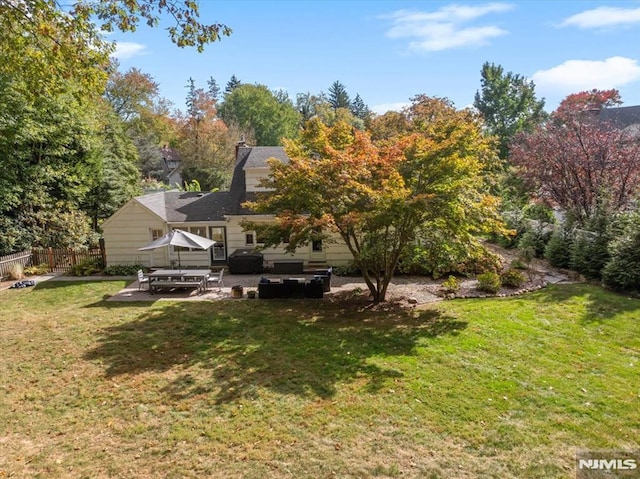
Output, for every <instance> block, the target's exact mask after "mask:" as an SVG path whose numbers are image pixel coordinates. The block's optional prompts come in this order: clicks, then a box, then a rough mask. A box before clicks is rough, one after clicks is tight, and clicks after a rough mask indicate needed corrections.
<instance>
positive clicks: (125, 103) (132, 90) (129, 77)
mask: <svg viewBox="0 0 640 479" xmlns="http://www.w3.org/2000/svg"><path fill="white" fill-rule="evenodd" d="M158 91H159V87H158V84H157V83H156V82H155V81H154V80H153V78H152V77H151V75H149V74H147V73H142V72H141V71H140V70H138V69H137V68H131V69H129V70H128V71H127V72H126V73H121V72H120V71H119V70H118V63H117V62H115V64H114V68H113V69H112V72H111V74H110V75H109V79H108V81H107V86H106V88H105V92H104V97H105V99H106V100H107V102H109V104H110V105H111V108H113V111H115V112H116V114H117V115H118V116H120V117H121V118H122V120H123V121H125V122H128V121H131V120H133V118H135V117H139V116H140V114H141V112H142V111H144V110H149V109H151V108H153V105H154V99H155V98H156V97H157V96H158Z"/></svg>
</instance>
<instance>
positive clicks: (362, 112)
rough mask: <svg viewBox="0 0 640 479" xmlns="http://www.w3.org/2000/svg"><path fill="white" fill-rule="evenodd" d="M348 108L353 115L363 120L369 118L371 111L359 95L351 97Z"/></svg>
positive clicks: (365, 120)
mask: <svg viewBox="0 0 640 479" xmlns="http://www.w3.org/2000/svg"><path fill="white" fill-rule="evenodd" d="M350 109H351V113H353V115H354V116H355V117H357V118H360V119H361V120H362V121H364V122H367V121H368V120H369V119H370V118H371V115H372V112H371V110H370V109H369V107H368V106H367V105H366V104H365V102H364V101H363V100H362V98H361V97H360V95H356V97H355V98H354V99H353V101H352V102H351V107H350Z"/></svg>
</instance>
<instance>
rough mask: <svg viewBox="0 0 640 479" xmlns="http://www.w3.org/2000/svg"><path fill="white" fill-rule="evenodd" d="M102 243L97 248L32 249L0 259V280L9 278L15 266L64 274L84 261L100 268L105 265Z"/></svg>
mask: <svg viewBox="0 0 640 479" xmlns="http://www.w3.org/2000/svg"><path fill="white" fill-rule="evenodd" d="M105 260H106V256H105V250H104V243H103V242H100V247H99V248H92V249H79V248H33V249H31V251H23V252H21V253H14V254H11V255H9V256H2V257H0V279H2V278H5V277H7V276H9V273H10V272H11V269H12V268H13V267H14V266H15V265H17V264H18V265H20V266H22V267H23V268H24V267H26V266H39V265H46V267H47V269H48V270H49V272H51V273H53V272H60V273H66V272H67V271H69V270H70V269H71V268H73V267H74V266H76V265H77V264H82V263H84V262H86V261H96V263H98V265H99V266H100V267H104V265H105V263H106V261H105Z"/></svg>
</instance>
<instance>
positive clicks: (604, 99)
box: [552, 89, 622, 124]
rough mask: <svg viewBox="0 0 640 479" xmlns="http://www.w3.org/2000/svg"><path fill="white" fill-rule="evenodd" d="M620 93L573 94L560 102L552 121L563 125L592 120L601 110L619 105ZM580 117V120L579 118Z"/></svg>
mask: <svg viewBox="0 0 640 479" xmlns="http://www.w3.org/2000/svg"><path fill="white" fill-rule="evenodd" d="M621 103H622V100H621V99H620V92H618V90H615V89H612V90H596V89H593V90H590V91H582V92H579V93H573V94H571V95H569V96H567V97H566V98H565V99H564V100H562V101H561V102H560V105H558V108H557V109H556V111H554V112H553V115H552V119H553V121H555V122H556V123H559V124H563V123H566V122H570V121H573V120H578V121H581V120H583V119H585V118H586V119H589V117H591V118H593V117H595V116H596V115H597V113H598V112H600V111H601V110H602V109H603V108H610V107H613V106H617V105H620V104H621ZM581 117H582V118H581Z"/></svg>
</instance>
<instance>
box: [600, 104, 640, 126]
mask: <svg viewBox="0 0 640 479" xmlns="http://www.w3.org/2000/svg"><path fill="white" fill-rule="evenodd" d="M598 118H599V119H600V120H602V121H607V122H610V123H611V124H612V125H613V126H615V127H616V128H620V129H624V128H627V127H629V126H631V125H640V105H636V106H621V107H616V108H603V109H602V110H600V113H599V115H598Z"/></svg>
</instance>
